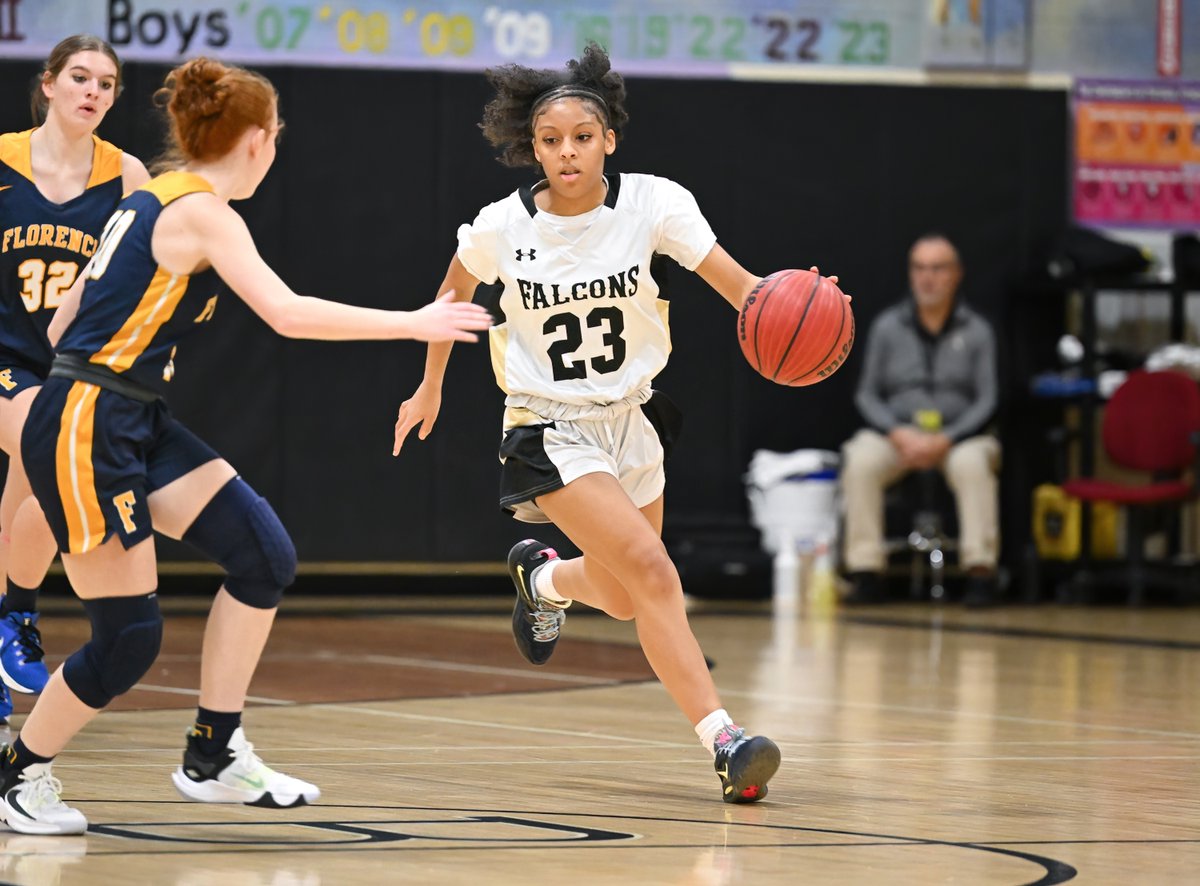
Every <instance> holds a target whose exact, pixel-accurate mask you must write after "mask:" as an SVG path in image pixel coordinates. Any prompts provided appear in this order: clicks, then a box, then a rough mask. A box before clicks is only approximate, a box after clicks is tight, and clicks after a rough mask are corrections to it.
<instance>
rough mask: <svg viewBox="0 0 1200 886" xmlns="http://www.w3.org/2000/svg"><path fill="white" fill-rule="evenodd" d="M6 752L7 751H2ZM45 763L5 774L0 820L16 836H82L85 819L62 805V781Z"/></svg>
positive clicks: (0, 795)
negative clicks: (16, 834) (51, 772)
mask: <svg viewBox="0 0 1200 886" xmlns="http://www.w3.org/2000/svg"><path fill="white" fill-rule="evenodd" d="M6 750H7V748H6ZM50 765H51V764H49V763H34V764H33V765H31V766H26V767H25V768H24V769H22V770H21V771H20V772H19V773H11V774H8V775H7V777H6V778H5V779H4V781H3V792H2V793H0V820H2V821H3V822H4V823H5V824H7V825H8V826H9V827H10V828H12V829H13V830H14V831H16V832H17V833H18V834H82V833H83V832H84V831H86V830H87V819H86V818H85V817H84V815H83V813H82V812H80V811H79V810H78V809H72V808H71V807H70V806H68V805H67V804H66V803H64V802H63V801H62V800H61V799H60V796H61V794H62V782H60V781H59V780H58V779H57V778H55V777H54V776H53V775H51V774H50Z"/></svg>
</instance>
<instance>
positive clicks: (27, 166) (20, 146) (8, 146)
mask: <svg viewBox="0 0 1200 886" xmlns="http://www.w3.org/2000/svg"><path fill="white" fill-rule="evenodd" d="M31 132H33V130H32V129H26V130H25V131H24V132H6V133H4V135H0V161H3V162H4V163H5V164H6V165H8V166H10V167H12V168H13V169H15V170H16V171H17V172H19V173H20V174H21V175H23V176H25V178H27V179H29V180H30V181H33V158H32V155H31V154H30V153H29V134H30V133H31Z"/></svg>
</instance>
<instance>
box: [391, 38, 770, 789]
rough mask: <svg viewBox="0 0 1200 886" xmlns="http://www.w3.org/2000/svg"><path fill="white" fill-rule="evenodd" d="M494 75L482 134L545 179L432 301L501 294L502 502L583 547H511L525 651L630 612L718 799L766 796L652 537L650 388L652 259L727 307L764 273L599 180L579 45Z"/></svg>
mask: <svg viewBox="0 0 1200 886" xmlns="http://www.w3.org/2000/svg"><path fill="white" fill-rule="evenodd" d="M488 77H489V80H490V82H491V83H492V85H493V86H494V87H495V89H496V97H495V99H494V100H493V101H492V102H490V103H489V104H488V106H487V108H486V109H485V111H484V119H483V122H482V124H481V128H482V129H483V131H484V134H485V136H486V137H487V139H488V140H489V141H490V142H491V143H492V145H494V146H495V147H497V148H500V149H501V158H500V159H501V162H502V163H504V164H506V165H509V166H540V167H541V169H542V171H543V172H544V174H545V178H544V179H543V180H542V181H541V182H539V183H538V184H536V185H534V186H533V187H532V188H521V189H519V190H517V191H516V192H515V193H513V194H511V195H509V196H508V197H506V198H504V199H503V200H500V201H499V202H497V203H493V204H491V205H490V206H487V207H485V208H484V209H483V210H482V211H481V212H480V213H479V215H478V217H477V218H476V219H475V221H474V222H473V223H471V224H469V225H463V226H462V227H460V228H459V230H458V250H457V252H456V254H455V256H454V258H453V259H452V260H451V262H450V268H449V270H448V271H447V273H446V277H445V280H444V281H443V283H442V286H441V289H440V292H443V293H444V292H449V291H451V290H453V291H455V292H456V293H459V294H461V296H462V297H469V295H470V294H471V293H473V292H474V291H475V287H476V286H477V285H478V284H479V283H481V282H482V283H488V284H492V283H495V282H496V281H497V280H499V281H501V282H502V284H503V292H502V294H501V295H500V298H499V304H498V307H494V308H493V312H494V313H497V314H498V317H497V325H496V326H494V327H493V328H492V330H491V331H490V333H489V334H490V336H491V352H492V355H493V368H494V369H495V373H496V380H497V382H498V383H499V385H500V387H501V388H502V389H503V390H504V392H505V394H506V395H507V397H506V399H505V404H506V406H507V409H506V411H505V417H504V435H503V439H502V442H501V444H500V458H501V462H502V468H501V480H500V504H501V505H502V506H503V507H504V508H506V509H508V510H510V511H511V512H512V513H513V515H514V516H515V517H516V518H517V519H518V520H523V521H526V522H531V523H541V522H553V523H554V524H555V525H557V526H558V527H559V528H560V529H561V530H562V531H563V532H564V533H565V534H566V535H567V537H568V538H569V539H570V540H571V541H572V542H573V543H574V544H575V545H577V546H578V548H579V549H580V551H582V554H583V555H582V556H581V557H577V558H574V559H569V560H564V559H561V558H559V557H558V555H557V553H556V552H555V551H554V550H552V549H550V548H549V547H547V546H546V545H544V544H542V543H540V542H538V541H535V540H532V539H529V540H526V541H522V542H520V543H519V544H517V545H516V546H515V547H514V548H513V549H512V550H511V551H510V552H509V555H508V566H509V571H510V573H511V575H512V579H513V582H514V584H515V585H516V591H517V600H516V605H515V608H514V610H513V633H514V636H515V638H516V642H517V647H518V649H519V650H520V651H521V653H522V654H523V655H524V656H525V658H526V659H527V660H528V661H529V662H531V663H532V664H537V665H540V664H544V663H545V662H546V661H547V660H548V659H549V658H550V655H551V653H552V652H553V651H554V647H555V644H556V643H557V642H558V637H559V632H560V629H561V627H562V624H563V621H564V619H565V612H564V610H566V608H567V607H568V606H570V604H571V602H572V601H573V600H580V601H582V602H584V603H586V604H587V605H589V606H593V607H595V608H597V609H601V610H603V611H604V612H606V613H608V614H609V615H611V616H613V617H614V618H618V619H623V620H628V619H634V620H635V621H636V624H637V632H638V637H639V640H640V642H641V645H642V649H643V650H644V651H645V654H646V658H647V660H648V661H649V662H650V665H651V667H652V668H653V669H654V672H655V673H656V674H657V675H658V678H659V679H660V680H661V681H662V683H663V685H664V686H665V687H666V689H667V691H668V692H669V693H670V695H671V697H672V698H673V699H674V700H675V703H676V704H677V705H678V706H679V708H680V710H682V712H683V713H684V715H685V716H686V717H687V718H688V720H689V721H690V722H691V723H692V724H693V726H694V727H695V730H696V734H697V736H698V737H699V739H700V741H701V743H702V744H703V745H704V747H706V748H708V749H709V750H710V752H711V753H712V754H713V755H714V758H715V766H716V770H717V774H718V776H719V777H720V780H721V787H722V794H723V799H724V800H725V801H726V802H729V803H749V802H753V801H756V800H760V799H762V798H763V797H764V796H765V795H766V793H767V781H768V780H769V779H770V778H771V776H772V775H774V774H775V771H776V770H777V769H778V767H779V762H780V752H779V748H778V747H777V746H776V745H775V743H774V742H772V741H771V740H770V739H768V738H765V737H763V736H756V737H750V736H748V735H746V733H745V731H744V730H743V729H741V728H740V727H739V726H737V725H735V723H734V721H733V720H732V719H731V718H730V716H729V714H728V713H726V711H725V709H724V708H723V707H722V705H721V701H720V699H719V698H718V696H717V690H716V687H715V686H714V685H713V681H712V677H711V676H710V674H709V671H708V667H707V665H706V663H705V660H704V655H703V654H702V653H701V651H700V646H699V644H698V643H697V642H696V638H695V637H694V636H693V634H692V631H691V628H690V626H689V625H688V620H687V614H686V612H685V609H684V599H683V588H682V586H681V584H680V580H679V575H678V573H677V572H676V570H675V567H674V565H673V564H672V563H671V560H670V558H669V557H668V556H667V551H666V548H665V547H664V545H663V543H662V540H661V538H660V535H661V532H662V522H663V489H664V485H665V478H664V473H663V462H664V460H665V458H666V455H667V452H668V450H669V448H670V445H671V441H672V439H673V438H674V437H675V436H676V435H677V433H678V430H679V418H680V417H679V414H678V412H677V411H676V410H675V408H674V406H673V405H672V404H671V403H670V402H669V401H668V400H667V399H666V398H665V397H664V396H663V395H662V394H661V392H658V391H655V390H653V389H652V387H651V382H652V380H653V379H654V377H655V376H656V375H657V374H658V373H659V372H660V371H661V370H662V368H663V366H664V365H665V364H666V361H667V355H668V352H669V350H670V339H669V332H668V325H667V303H666V301H665V300H664V299H662V298H660V297H659V296H660V293H659V284H658V282H657V280H656V276H655V274H656V264H657V262H656V259H655V256H656V254H663V255H667V256H670V257H671V258H673V259H674V260H675V261H677V262H679V264H681V265H683V266H684V267H685V268H688V269H689V270H693V271H695V272H696V273H698V274H699V275H700V276H701V277H702V278H703V279H704V280H705V281H706V282H707V283H708V284H709V285H710V286H712V287H713V288H714V289H715V290H716V291H717V292H718V293H720V294H721V296H722V297H724V298H725V299H726V300H727V301H728V302H729V303H730V304H731V305H733V307H735V308H739V307H740V306H741V304H742V301H743V300H744V299H745V297H746V295H747V294H748V293H749V292H750V291H751V289H753V288H754V286H755V284H757V283H758V282H759V279H760V278H759V277H757V276H755V275H754V274H752V273H750V272H749V271H747V270H745V269H744V268H743V267H741V265H739V264H738V263H737V262H736V261H734V260H733V259H732V258H731V257H730V256H729V254H728V253H726V251H725V250H724V249H722V248H721V246H720V245H718V244H717V242H716V236H715V235H714V234H713V232H712V229H711V228H710V227H709V225H708V222H707V221H705V219H704V216H703V215H701V214H700V210H699V208H698V207H697V205H696V201H695V199H694V198H693V197H692V195H691V194H690V193H689V192H688V191H687V190H685V189H684V188H683V187H681V186H680V185H678V184H676V183H674V182H672V181H669V180H667V179H665V178H658V177H655V176H651V175H638V174H629V173H624V174H621V175H611V176H606V175H605V174H604V162H605V158H606V157H607V156H608V155H610V154H612V153H613V151H615V150H616V147H617V140H618V138H619V136H620V133H621V129H622V127H623V126H624V124H625V123H626V122H627V120H628V114H627V113H626V110H625V86H624V83H623V80H622V78H621V76H620V75H619V74H617V73H616V72H614V71H612V70H611V68H610V63H609V59H608V56H607V55H606V54H605V53H604V52H603V50H601V49H600V48H598V47H597V46H595V45H591V46H589V47H588V48H587V49H586V50H585V51H584V53H583V55H582V57H581V58H580V59H579V60H578V61H571V62H569V63H568V65H567V71H566V72H565V73H564V72H556V71H538V70H532V69H529V68H525V67H521V66H519V65H507V66H504V67H501V68H497V69H492V70H489V71H488ZM449 353H450V346H449V345H444V344H443V345H437V344H434V345H431V346H430V347H429V351H428V356H427V359H426V366H425V377H424V379H423V381H422V382H421V384H420V386H419V387H418V388H417V390H416V392H415V393H414V394H413V396H412V397H411V398H410V399H409V400H407V401H405V402H404V403H403V404H402V405H401V407H400V412H399V418H398V420H397V422H396V432H395V444H394V448H393V453H394V454H395V453H399V451H400V448H401V446H402V445H403V443H404V441H405V439H406V437H407V436H408V434H409V432H410V431H412V429H413V428H414V427H417V426H418V425H419V426H420V430H419V431H418V437H419V438H420V439H425V438H426V437H428V436H429V433H430V432H431V431H432V429H433V425H434V423H435V422H436V420H437V417H438V412H439V410H440V408H441V387H442V378H443V375H444V372H445V368H446V363H447V360H448V358H449Z"/></svg>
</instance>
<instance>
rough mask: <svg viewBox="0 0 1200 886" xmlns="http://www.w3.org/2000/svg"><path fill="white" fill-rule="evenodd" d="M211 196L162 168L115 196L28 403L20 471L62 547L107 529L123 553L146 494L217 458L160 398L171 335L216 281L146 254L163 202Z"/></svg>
mask: <svg viewBox="0 0 1200 886" xmlns="http://www.w3.org/2000/svg"><path fill="white" fill-rule="evenodd" d="M211 191H212V187H211V185H209V184H208V182H207V181H205V180H204V179H203V178H201V177H200V176H197V175H193V174H191V173H186V172H169V173H166V174H165V175H161V176H159V177H157V178H155V179H153V180H151V181H150V182H147V183H146V184H145V185H143V186H142V187H141V188H139V189H138V190H136V191H134V192H133V193H132V194H130V195H129V196H128V197H126V198H125V199H124V200H122V201H121V203H120V205H119V206H118V207H117V211H116V212H114V213H113V215H112V218H110V219H109V221H108V224H107V225H106V226H105V228H104V233H103V235H102V236H101V238H100V244H99V246H98V247H97V250H96V256H95V258H94V260H93V261H92V265H91V269H90V270H89V271H88V279H87V282H86V283H85V284H84V289H83V295H82V298H81V299H80V302H79V311H78V313H77V314H76V316H75V319H74V320H73V321H72V322H71V325H70V326H68V327H67V329H66V331H65V332H64V333H63V336H62V339H61V340H60V341H59V344H58V350H57V353H56V356H55V358H54V362H53V365H52V366H51V369H50V377H49V378H48V379H47V380H46V384H45V385H44V386H43V388H42V391H41V393H40V394H39V395H38V396H37V398H36V399H35V400H34V402H33V405H32V407H31V409H30V412H29V418H28V419H27V420H26V423H25V431H24V434H23V435H22V438H21V451H22V454H23V456H24V458H25V470H26V472H27V474H28V475H29V481H30V484H31V485H32V486H33V491H34V494H35V495H36V496H37V498H38V501H39V503H40V504H41V505H42V510H43V511H44V512H45V514H46V519H47V521H48V522H49V523H50V528H51V530H52V531H53V532H54V536H55V539H56V540H57V542H58V545H59V548H60V550H62V551H64V552H67V553H72V554H80V553H86V552H87V551H89V550H92V549H93V548H95V547H96V546H98V545H100V544H101V543H103V542H104V541H105V540H106V539H107V538H108V537H109V536H110V535H112V534H113V533H116V534H117V535H118V536H119V537H120V539H121V541H122V543H123V544H124V546H125V547H126V548H128V547H131V546H133V545H134V544H136V543H138V542H140V541H142V540H143V539H145V538H148V537H149V536H150V534H151V532H152V527H151V524H150V512H149V508H148V505H147V498H148V496H149V494H150V493H151V492H153V491H154V490H156V489H160V488H162V487H163V486H165V485H166V484H168V483H170V482H171V481H173V480H176V479H178V478H179V477H182V476H183V475H184V474H187V473H188V472H189V471H191V470H193V469H194V468H197V467H199V466H200V465H202V464H204V463H206V462H208V461H211V460H213V459H215V458H219V456H218V455H217V453H216V452H215V451H214V450H212V449H211V448H210V447H209V446H208V445H207V444H205V443H204V442H203V441H201V440H200V439H199V438H198V437H196V436H195V434H193V433H192V432H191V431H189V430H188V429H187V428H185V427H184V426H183V425H182V424H180V423H179V422H178V421H176V420H175V419H174V418H172V417H171V414H170V411H169V410H168V409H167V405H166V403H165V402H164V401H163V399H162V394H163V392H164V390H165V388H166V385H167V383H168V382H169V381H170V379H171V376H172V375H173V373H174V364H173V357H174V354H175V348H176V346H177V345H178V343H179V341H180V339H182V338H183V337H184V336H186V335H188V334H190V333H192V332H194V331H196V330H197V329H199V328H200V327H201V326H203V325H206V324H207V322H208V321H209V320H211V319H212V316H213V312H214V309H215V306H216V298H217V296H216V293H217V287H218V285H219V278H218V277H217V275H216V272H215V271H213V270H212V269H207V270H204V271H202V272H200V273H195V274H191V275H188V274H173V273H171V272H170V271H168V270H166V269H164V268H162V267H160V266H159V265H158V263H157V262H156V261H155V260H154V255H153V252H152V249H151V241H152V238H153V235H154V225H155V223H156V222H157V220H158V217H159V215H160V214H161V213H162V211H163V209H164V208H165V207H167V206H168V205H170V204H171V202H173V201H174V200H178V199H180V198H183V197H186V196H188V195H189V194H196V193H202V192H211Z"/></svg>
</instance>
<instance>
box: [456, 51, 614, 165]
mask: <svg viewBox="0 0 1200 886" xmlns="http://www.w3.org/2000/svg"><path fill="white" fill-rule="evenodd" d="M485 73H486V75H487V78H488V82H489V83H491V84H492V86H493V88H495V90H496V97H495V98H494V99H492V100H491V101H490V102H488V104H487V106H486V107H485V108H484V109H483V121H482V122H481V123H480V124H479V128H480V129H482V130H483V134H484V136H485V137H486V138H487V140H488V142H490V143H491V144H492V146H493V147H497V148H500V149H501V151H500V156H499V157H498V158H497V159H498V160H499V161H500V162H501V163H503V164H504V165H505V166H537V165H538V162H537V159H536V158H535V157H534V156H533V118H534V113H535V111H538V110H540V109H539V108H538V105H539V104H540V103H541V102H542V101H543V100H545V99H546V98H547V97H548V96H547V94H548V93H550V92H551V91H554V94H555V95H556V96H562V97H563V98H577V99H579V100H580V101H582V102H585V103H587V104H589V105H590V106H591V107H592V109H593V110H594V111H595V113H596V116H598V117H599V118H600V119H601V120H602V121H604V125H605V127H606V128H608V129H611V130H612V131H613V132H614V133H615V135H616V137H617V140H618V141H619V140H620V139H621V133H622V131H623V130H624V128H625V124H626V123H628V122H629V113H628V112H627V111H626V110H625V80H624V79H623V78H622V77H621V75H620V74H618V73H617V72H616V71H614V70H613V69H612V64H611V62H610V61H609V58H608V53H607V52H605V51H604V50H603V49H602V48H600V47H599V46H597V45H596V44H595V43H589V44H588V45H587V47H586V48H585V49H584V50H583V54H582V55H581V56H580V57H579V59H578V60H576V59H572V60H571V61H569V62H567V69H566V70H565V71H548V70H537V69H534V68H526V67H524V66H522V65H502V66H501V67H498V68H488V69H487V71H486V72H485Z"/></svg>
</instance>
